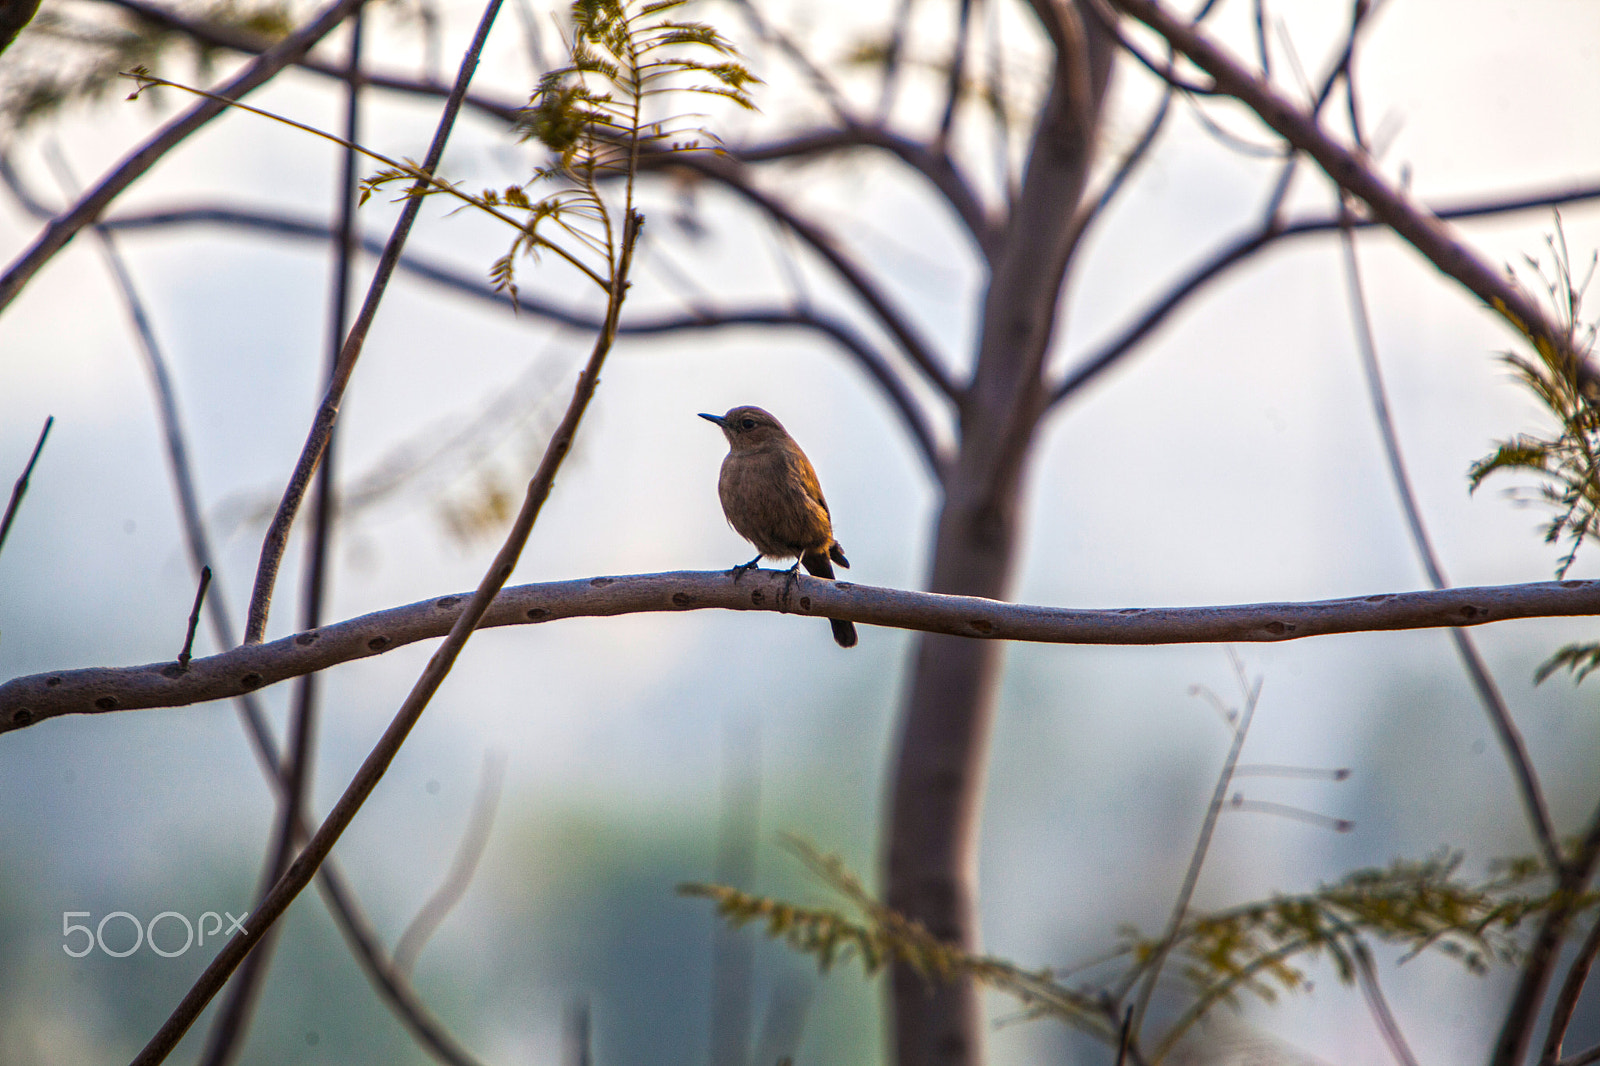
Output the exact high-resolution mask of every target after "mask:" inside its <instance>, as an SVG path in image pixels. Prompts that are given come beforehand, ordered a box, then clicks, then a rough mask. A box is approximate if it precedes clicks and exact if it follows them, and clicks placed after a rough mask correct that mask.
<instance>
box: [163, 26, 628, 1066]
mask: <svg viewBox="0 0 1600 1066" xmlns="http://www.w3.org/2000/svg"><path fill="white" fill-rule="evenodd" d="M500 4H501V0H489V2H488V4H487V6H486V7H485V8H484V12H483V15H482V16H481V17H480V18H479V20H478V26H477V29H476V31H475V32H474V34H473V37H472V42H471V43H470V44H469V45H468V46H467V50H466V52H465V54H464V55H463V56H462V59H461V65H460V69H459V71H458V73H457V75H456V84H455V88H454V90H453V91H452V93H451V97H450V102H449V103H448V104H447V105H446V107H445V110H444V115H443V116H441V118H440V121H439V126H438V129H437V130H436V131H435V135H434V140H433V144H432V146H431V148H430V152H429V159H428V162H427V164H426V170H427V171H429V172H431V171H432V169H433V168H434V167H436V166H437V165H438V157H439V155H441V154H442V153H443V148H444V141H445V139H446V136H447V134H448V132H449V130H450V128H451V126H452V125H453V124H454V120H455V115H456V114H457V113H458V111H459V108H460V102H461V97H462V96H463V95H465V93H466V89H467V83H468V82H469V81H470V80H471V78H472V74H473V72H474V71H475V70H476V69H477V65H478V58H479V56H481V55H482V53H483V47H484V44H485V43H486V42H487V40H488V37H489V29H490V27H491V26H493V25H494V20H495V16H496V15H497V14H498V13H499V11H500ZM414 191H419V190H414ZM630 200H631V196H630ZM416 202H418V198H417V197H415V196H413V197H412V198H411V199H410V200H408V203H407V207H410V206H411V205H412V204H414V203H416ZM630 210H631V206H630ZM630 217H631V216H630ZM401 228H407V227H401ZM633 228H634V227H633V226H632V225H630V226H629V228H628V230H627V231H625V236H624V249H623V252H622V257H623V259H622V262H623V266H622V267H621V268H620V274H619V275H617V276H614V277H613V279H612V290H611V303H612V306H611V309H610V314H609V315H608V324H609V325H611V326H612V327H613V328H612V330H610V331H607V332H604V333H602V334H601V339H600V340H599V341H597V342H596V354H595V355H594V356H592V357H591V359H590V365H589V367H587V368H586V369H585V372H584V377H583V378H580V380H579V388H578V393H577V394H576V395H575V396H574V399H573V403H572V406H571V407H570V408H569V409H568V418H567V419H566V420H565V422H564V423H563V428H566V429H568V430H569V433H570V430H571V428H575V427H569V426H568V425H567V424H566V423H568V422H573V421H575V419H574V411H576V412H577V414H578V415H579V416H581V414H582V409H583V407H584V406H586V403H587V400H586V398H585V397H584V383H585V379H593V378H594V377H595V376H596V375H597V373H598V369H599V367H598V363H599V362H600V361H602V360H603V359H604V353H605V351H606V350H608V349H609V347H610V339H611V337H612V336H614V327H615V321H616V314H617V311H618V310H619V309H620V304H621V296H622V292H623V286H624V279H625V278H626V274H627V271H626V263H627V256H628V253H629V252H630V251H631V249H632V244H631V236H632V233H633ZM391 247H392V249H393V253H394V254H393V256H392V257H390V258H388V269H389V270H390V271H392V270H393V267H394V263H393V259H395V258H398V256H399V248H398V242H397V241H391ZM383 272H384V264H382V263H380V264H379V268H378V273H379V274H380V275H381V274H383ZM367 295H368V300H367V303H366V304H365V305H363V307H362V312H363V314H368V312H370V311H372V310H375V307H376V300H375V299H373V290H372V289H369V290H368V294H367ZM368 322H369V323H370V314H369V315H368ZM361 328H362V327H361V325H360V320H359V318H358V323H357V326H356V327H355V328H354V329H352V330H351V339H354V338H356V336H357V334H358V333H359V331H360V330H361ZM357 350H359V345H357ZM352 362H353V358H352V356H351V345H350V344H349V343H348V340H347V343H346V345H345V348H344V349H343V350H342V351H341V352H340V353H339V360H338V363H339V364H340V366H346V365H348V364H350V363H352ZM338 369H339V367H338V366H336V367H335V374H337V372H338ZM588 388H589V391H590V393H592V391H593V383H592V380H591V383H590V384H589V386H588ZM332 391H333V390H332V389H331V388H330V392H332ZM319 420H320V419H319ZM327 424H328V426H329V428H330V429H331V425H332V420H331V419H329V420H328V423H327ZM325 441H326V438H324V446H325ZM567 447H570V441H568V442H566V444H563V443H562V438H561V436H560V431H559V430H558V432H557V436H556V437H555V438H553V439H552V440H551V442H550V445H549V447H548V448H547V449H546V452H545V460H544V462H543V463H541V464H540V475H544V474H546V472H547V468H549V467H552V465H559V463H560V459H561V457H564V455H565V452H566V449H567ZM320 450H321V449H320V448H319V451H320ZM552 453H555V455H556V458H555V462H554V464H552V461H551V460H552ZM548 473H549V475H550V476H552V477H553V474H554V470H553V469H550V470H549V471H548ZM538 483H539V476H538V475H536V477H535V480H534V482H532V483H530V485H529V493H528V497H529V498H528V502H526V503H525V504H524V505H523V513H522V514H520V515H519V516H518V519H517V521H516V522H515V523H514V524H513V527H512V533H511V534H510V536H509V537H508V538H507V543H506V545H505V546H504V547H502V549H501V551H500V553H499V555H498V556H497V557H496V559H495V562H494V565H493V566H491V568H490V570H489V572H488V573H487V574H486V575H485V576H484V579H483V581H482V583H480V585H479V587H478V590H477V592H475V593H474V594H473V597H472V599H471V600H470V601H469V602H468V605H467V608H466V609H465V610H464V611H463V612H462V615H461V617H460V618H458V619H457V620H456V625H455V626H454V627H453V628H452V630H451V632H450V634H449V635H448V636H447V637H446V639H445V642H444V645H443V646H442V647H441V648H440V649H439V650H438V651H436V652H435V653H434V655H433V657H432V659H430V660H429V663H428V666H427V667H426V668H424V670H423V673H422V676H421V678H419V679H418V681H417V683H416V684H415V685H414V686H413V688H412V690H411V694H410V695H409V696H408V697H407V698H406V700H405V702H404V703H403V704H402V705H401V707H400V709H399V711H397V712H396V714H395V717H394V719H393V720H392V721H391V722H390V724H389V728H388V729H387V730H385V731H384V734H383V737H382V738H380V740H379V742H378V744H377V746H375V747H374V748H373V750H372V751H371V752H369V753H368V755H367V758H366V759H365V760H364V761H363V763H362V765H361V769H360V770H359V771H357V773H356V776H355V778H354V779H353V780H352V781H351V782H350V784H349V786H347V787H346V789H345V791H344V794H343V795H341V796H340V797H339V801H338V802H337V803H336V804H335V805H334V807H333V810H332V811H330V812H329V814H328V816H327V818H325V819H324V820H323V823H322V825H321V826H319V827H318V828H317V831H316V832H315V833H313V834H311V837H310V839H309V840H308V841H307V842H306V846H305V848H304V849H303V850H302V851H301V852H300V854H299V855H298V856H296V857H295V860H294V862H293V863H292V864H291V865H290V866H289V868H288V869H287V870H286V871H285V872H284V874H283V876H282V877H281V878H279V880H278V882H277V884H275V885H274V886H273V888H272V890H271V891H270V892H268V893H267V895H266V896H265V897H264V898H263V899H262V900H261V902H260V903H259V904H257V905H256V907H255V908H254V909H253V910H252V911H251V912H250V917H249V918H248V919H247V921H248V923H249V925H248V926H246V927H244V928H242V929H241V931H240V932H239V933H237V934H236V935H234V936H232V937H230V938H229V940H228V942H227V944H225V945H224V946H223V947H222V950H221V951H219V952H218V953H217V954H216V956H215V957H214V958H213V959H212V960H211V963H210V965H208V966H207V967H206V968H205V970H204V972H202V973H201V975H200V977H199V978H198V979H197V980H196V981H195V983H194V984H193V985H192V986H191V987H190V989H189V991H188V993H187V994H186V995H185V996H184V997H183V999H182V1000H181V1001H180V1002H179V1004H178V1006H177V1007H176V1008H174V1009H173V1011H172V1013H171V1014H169V1015H168V1016H167V1019H166V1021H165V1022H163V1023H162V1024H161V1027H160V1028H159V1029H158V1030H157V1031H156V1033H155V1035H154V1036H152V1037H151V1038H150V1040H149V1041H148V1042H147V1043H146V1044H145V1046H144V1048H143V1050H141V1051H140V1053H139V1054H138V1056H136V1057H135V1059H134V1066H156V1064H158V1063H161V1062H164V1061H165V1060H166V1057H167V1056H168V1055H169V1054H170V1053H171V1052H172V1049H173V1048H174V1047H176V1046H177V1044H178V1041H180V1040H181V1039H183V1035H184V1034H185V1033H186V1032H188V1030H189V1027H190V1026H192V1025H193V1024H194V1022H195V1020H196V1019H197V1018H198V1017H199V1016H200V1013H201V1012H202V1011H203V1010H205V1008H206V1006H207V1005H208V1004H209V1003H210V1002H211V1000H212V998H213V997H214V996H215V995H216V994H217V993H218V992H219V991H220V990H221V989H222V986H223V985H224V984H226V982H227V980H228V978H229V977H230V976H232V974H233V973H234V971H235V970H236V969H237V968H238V967H239V965H240V964H241V963H242V962H243V961H244V959H245V957H246V956H247V955H248V954H249V953H250V951H251V950H252V949H253V948H255V947H256V945H258V944H259V943H260V942H261V941H262V939H263V938H265V937H266V936H267V935H268V934H269V932H270V931H271V929H272V926H273V924H274V923H275V922H276V921H277V920H278V918H280V917H281V916H282V915H283V913H284V912H285V911H286V910H288V908H289V905H290V904H291V903H293V902H294V900H295V899H296V897H298V896H299V894H300V892H301V891H302V890H303V889H304V888H305V886H306V885H307V884H309V883H310V882H311V880H312V879H313V878H314V877H315V876H316V874H317V870H318V868H319V867H320V866H321V865H322V863H323V860H325V859H326V858H327V857H328V853H329V852H330V851H332V850H333V845H334V844H335V843H337V842H338V840H339V837H340V836H342V835H343V833H344V831H345V829H346V828H348V827H349V825H350V822H351V821H352V820H353V819H354V818H355V816H356V814H357V812H359V811H360V809H361V807H362V805H363V804H364V803H365V802H366V800H367V797H368V796H370V795H371V794H372V790H373V789H374V788H376V787H377V785H378V782H379V781H380V780H381V779H382V778H383V775H384V772H385V771H386V770H387V769H388V767H389V764H390V763H391V762H392V761H393V760H394V757H395V755H396V754H398V752H399V750H400V746H401V745H402V744H403V743H404V742H405V738H406V736H407V735H408V734H409V733H410V731H411V729H412V727H413V726H415V724H416V722H417V720H418V719H419V718H420V717H421V715H422V712H423V710H424V709H425V708H426V707H427V705H428V702H429V700H430V699H431V698H432V696H433V694H434V693H435V692H436V691H438V687H439V685H440V684H442V683H443V681H444V678H445V676H446V675H448V673H449V671H450V667H451V665H453V663H454V661H455V657H456V655H458V654H459V653H460V649H461V648H462V647H463V646H464V645H465V643H466V641H467V638H468V637H470V636H471V635H472V631H473V629H474V628H475V625H476V622H477V617H474V615H475V614H476V615H477V616H480V617H481V614H482V609H483V607H484V606H486V605H487V603H488V601H490V600H492V599H493V597H494V593H495V592H496V591H497V590H498V589H499V588H500V586H501V585H502V584H504V582H505V575H506V574H509V573H510V564H509V563H508V562H507V560H506V556H507V555H508V554H509V555H510V556H511V561H512V562H514V561H515V556H516V553H518V552H520V550H521V542H519V541H518V536H519V534H520V536H521V541H523V542H525V541H526V537H527V530H528V529H531V527H532V522H533V518H534V517H536V516H537V513H538V506H537V503H536V502H535V495H536V494H535V488H536V486H537V485H538ZM547 492H548V486H546V493H547ZM537 502H539V503H542V502H543V501H542V498H540V499H539V500H538V501H537ZM280 510H281V509H280ZM530 511H531V512H532V513H531V514H530V513H529V512H530ZM258 576H259V575H258ZM258 587H259V585H258ZM253 613H254V612H252V614H253ZM263 619H264V615H263ZM246 636H247V640H246V645H245V646H249V645H250V643H252V642H251V641H249V640H248V633H247V634H246ZM293 799H294V796H293V792H292V791H291V790H289V789H286V790H285V806H286V807H288V808H289V809H290V810H291V811H292V810H293V808H294V806H295V804H294V802H293ZM291 817H292V814H291Z"/></svg>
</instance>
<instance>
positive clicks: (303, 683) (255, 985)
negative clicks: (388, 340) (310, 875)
mask: <svg viewBox="0 0 1600 1066" xmlns="http://www.w3.org/2000/svg"><path fill="white" fill-rule="evenodd" d="M364 10H365V8H363V7H358V8H356V9H355V11H354V12H352V13H351V15H350V21H349V27H350V31H349V32H350V39H349V43H348V48H347V52H346V61H345V68H346V74H347V77H346V80H345V82H344V86H345V93H344V97H345V115H344V131H343V137H344V140H345V142H346V144H345V147H344V148H343V149H342V151H341V153H340V157H341V158H340V169H341V174H340V178H341V180H340V183H339V185H338V191H337V195H338V197H339V199H338V204H337V208H336V214H337V216H338V219H339V225H338V233H337V238H336V240H335V241H334V283H333V293H332V298H331V299H330V301H329V304H330V306H329V308H328V327H329V329H328V346H327V358H326V366H327V371H326V376H327V377H328V378H329V379H330V380H331V379H332V377H333V374H334V371H335V369H336V368H337V366H338V363H339V351H340V347H341V345H342V343H343V341H344V336H345V327H346V324H347V320H348V318H349V304H350V282H351V278H350V274H351V268H352V265H353V263H352V261H353V259H354V257H355V252H356V248H355V244H356V240H355V238H356V233H355V225H356V222H355V212H356V193H357V183H358V182H359V181H360V171H359V166H360V158H361V157H360V155H359V153H358V152H357V151H356V149H355V147H354V145H355V144H356V143H357V142H359V141H360V139H361V138H360V111H361V107H360V104H361V78H360V73H361V38H362V27H363V23H364V21H365V20H364V19H363V18H362V14H363V12H364ZM336 430H337V427H335V432H331V433H330V434H329V436H328V443H327V447H326V448H325V449H324V452H323V456H322V463H321V466H320V468H319V469H318V472H317V495H316V499H315V501H314V505H313V508H312V514H311V536H310V539H309V543H308V544H307V545H306V553H307V561H306V570H305V574H304V578H303V580H304V589H303V592H302V595H301V598H300V628H301V629H302V630H313V629H316V628H317V626H319V625H321V624H322V620H323V619H322V603H323V598H324V594H325V592H326V590H327V569H328V552H329V548H328V545H329V540H330V536H331V529H332V523H333V509H334V470H335V464H334V454H335V444H336V442H337V440H338V434H337V432H336ZM319 677H320V675H319V674H306V675H305V676H304V677H301V678H298V679H297V681H296V684H295V688H294V697H293V699H292V701H291V706H290V710H289V733H288V743H287V745H286V747H285V750H284V758H283V760H282V761H281V768H282V774H283V778H284V785H285V787H284V791H283V794H282V796H281V799H280V803H279V810H278V822H277V827H276V829H275V831H274V833H273V836H272V839H271V840H270V841H269V842H268V845H267V854H266V857H265V859H264V860H263V863H262V872H261V888H260V891H259V892H258V893H257V897H258V898H259V897H260V896H263V895H265V894H266V892H267V891H268V890H270V889H271V887H272V886H273V885H275V884H276V883H277V882H278V879H279V878H280V877H282V876H283V873H284V871H285V870H287V869H288V867H289V862H290V860H291V859H293V858H294V851H295V846H296V845H297V844H298V842H299V840H300V839H303V837H304V835H305V831H304V829H303V828H302V823H303V822H304V814H303V812H304V811H305V809H306V793H307V791H308V790H309V789H310V785H311V779H312V760H313V758H314V756H315V754H316V739H315V738H316V733H317V689H318V683H317V682H318V678H319ZM282 928H283V927H282V926H274V931H273V933H272V935H269V936H267V937H265V938H263V940H262V941H261V943H259V944H257V945H256V948H255V950H254V951H252V952H251V953H250V957H249V958H248V959H246V960H245V963H244V965H243V966H242V967H241V969H240V972H239V975H238V977H237V978H236V979H235V980H234V981H233V982H232V985H231V986H230V987H229V989H228V995H227V998H226V999H225V1000H224V1001H223V1004H222V1006H221V1008H220V1009H219V1010H218V1011H217V1012H216V1016H215V1018H214V1019H213V1021H212V1024H211V1030H210V1032H209V1033H208V1034H207V1036H206V1047H205V1050H204V1053H203V1054H202V1055H201V1058H200V1062H201V1064H202V1066H226V1064H227V1063H230V1062H232V1061H234V1060H236V1059H237V1058H238V1056H239V1053H240V1052H241V1051H242V1050H243V1048H244V1040H245V1036H246V1034H247V1033H248V1032H249V1030H250V1022H251V1020H252V1018H253V1016H254V1014H255V1007H256V1004H257V1002H259V1000H260V997H261V992H262V989H263V988H264V987H265V986H266V978H267V971H268V969H269V968H270V967H271V965H272V959H273V955H274V953H275V950H276V948H277V944H278V937H279V935H280V934H281V932H282Z"/></svg>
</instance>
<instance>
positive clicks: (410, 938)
mask: <svg viewBox="0 0 1600 1066" xmlns="http://www.w3.org/2000/svg"><path fill="white" fill-rule="evenodd" d="M505 776H506V760H505V757H504V756H503V755H497V754H490V755H487V756H485V757H484V760H483V776H482V777H481V778H480V780H479V782H478V795H477V798H475V799H474V800H473V802H472V813H471V814H470V815H469V816H468V818H467V828H466V831H465V832H463V833H462V834H461V840H460V842H459V843H458V844H457V845H456V854H455V858H454V859H452V860H451V861H450V869H449V871H448V872H447V873H446V874H445V878H444V881H442V882H441V883H440V885H439V887H438V888H436V889H434V892H433V895H431V896H429V897H428V899H427V902H425V903H424V904H423V905H422V907H421V908H420V909H418V911H417V916H416V917H415V918H413V919H411V924H410V925H408V926H406V930H405V932H403V933H401V934H400V939H399V940H396V941H395V944H394V968H395V969H396V970H397V971H399V972H400V973H403V974H410V973H411V971H412V970H414V969H415V968H416V965H417V956H418V955H420V954H422V949H423V947H424V946H425V945H426V944H427V943H428V939H429V938H430V937H432V936H433V934H434V932H435V931H436V930H437V929H438V928H439V926H440V925H441V924H442V923H443V922H444V920H445V917H446V916H447V915H449V913H450V911H451V910H452V909H453V908H454V907H455V905H456V904H457V903H459V902H461V897H462V896H464V895H465V894H466V891H467V886H469V885H470V884H472V877H473V874H475V873H476V872H477V869H478V863H479V862H480V861H481V860H482V859H483V853H484V850H485V849H486V848H488V846H489V830H490V829H492V828H493V827H494V812H495V809H496V808H497V807H498V806H499V805H500V790H501V786H502V785H503V784H504V782H505Z"/></svg>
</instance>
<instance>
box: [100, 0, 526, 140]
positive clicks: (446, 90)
mask: <svg viewBox="0 0 1600 1066" xmlns="http://www.w3.org/2000/svg"><path fill="white" fill-rule="evenodd" d="M102 2H103V3H106V4H110V5H111V6H113V7H118V8H121V9H123V10H124V11H128V12H130V13H132V14H134V15H136V16H138V17H139V18H141V19H144V20H145V21H147V22H151V23H154V24H155V25H157V26H161V27H164V28H166V29H169V30H176V31H178V32H179V33H182V34H184V35H185V36H187V37H189V38H191V39H193V40H195V41H197V42H199V43H201V44H204V45H209V46H211V47H213V48H226V49H228V50H230V51H234V52H242V53H244V54H246V55H260V54H261V53H263V52H265V51H266V50H267V49H269V48H271V47H272V44H273V42H272V41H271V40H269V39H267V38H265V37H261V36H258V35H256V34H253V33H250V32H249V31H247V30H239V29H235V28H234V27H232V26H221V25H217V24H216V23H213V22H207V21H206V20H204V19H199V18H193V17H190V16H188V15H185V14H182V13H180V12H177V11H173V10H171V9H169V8H165V7H162V6H161V5H160V4H154V3H150V2H149V0H102ZM293 62H294V65H295V66H296V67H298V68H299V69H301V70H305V71H309V72H310V73H313V74H320V75H322V76H323V77H326V78H334V79H337V80H339V81H345V82H348V81H349V80H350V75H349V73H348V71H346V69H345V67H344V65H343V64H340V63H328V62H324V61H323V60H320V59H317V58H316V57H315V56H308V55H302V56H300V57H299V58H298V59H296V60H294V61H293ZM359 82H360V84H361V85H364V86H368V87H370V88H373V89H383V90H386V91H388V92H397V93H405V94H407V95H410V96H431V97H437V98H439V99H441V100H442V99H445V98H447V97H448V96H449V95H450V86H449V85H446V84H443V83H441V82H437V81H432V80H428V79H425V78H411V77H406V76H404V75H399V74H381V73H374V72H372V71H362V72H361V74H360V76H359ZM462 105H463V106H464V107H467V108H470V109H472V110H474V111H478V112H479V113H481V114H483V115H484V116H486V117H489V118H494V119H499V120H500V121H502V122H505V123H507V124H514V123H515V122H516V121H517V116H518V114H519V113H520V112H521V111H522V105H520V104H516V103H512V102H510V101H506V100H496V99H494V98H492V97H488V96H483V95H480V94H478V93H468V94H467V95H466V97H465V98H464V99H463V101H462Z"/></svg>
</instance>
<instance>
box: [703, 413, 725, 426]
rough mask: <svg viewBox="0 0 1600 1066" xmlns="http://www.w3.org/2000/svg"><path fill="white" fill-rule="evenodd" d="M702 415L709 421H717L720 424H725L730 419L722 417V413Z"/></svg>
mask: <svg viewBox="0 0 1600 1066" xmlns="http://www.w3.org/2000/svg"><path fill="white" fill-rule="evenodd" d="M700 417H701V418H703V419H705V420H706V421H707V422H715V423H716V424H717V425H719V426H725V425H726V423H727V421H728V420H727V419H726V418H724V417H722V416H721V415H707V414H702V415H701V416H700Z"/></svg>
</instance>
